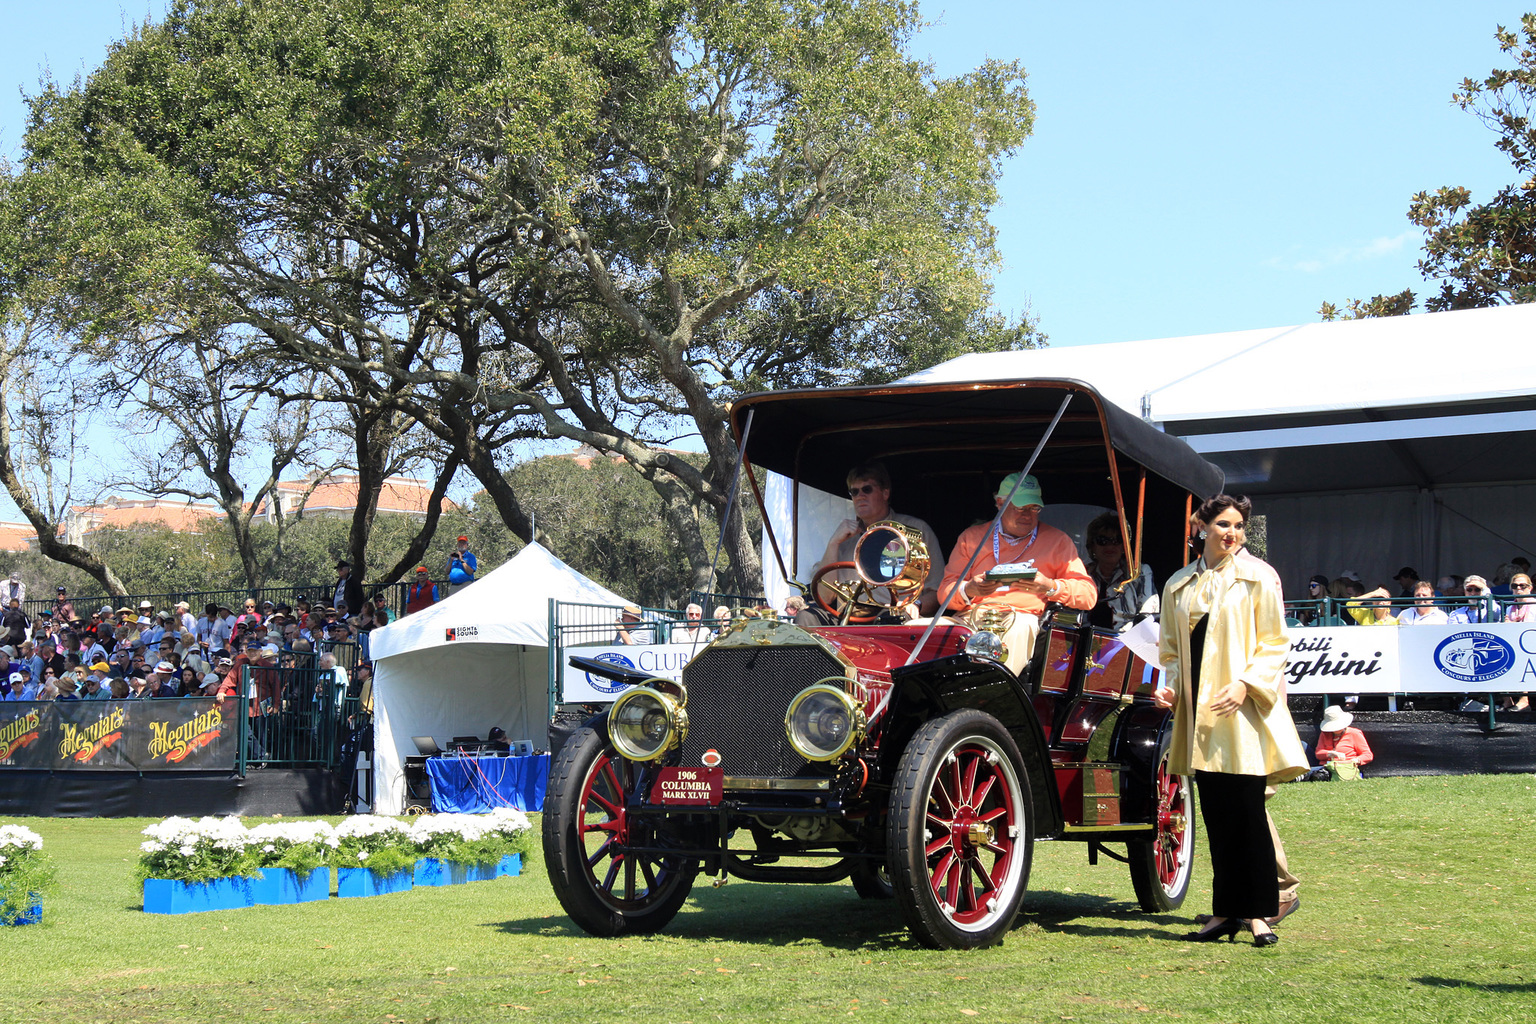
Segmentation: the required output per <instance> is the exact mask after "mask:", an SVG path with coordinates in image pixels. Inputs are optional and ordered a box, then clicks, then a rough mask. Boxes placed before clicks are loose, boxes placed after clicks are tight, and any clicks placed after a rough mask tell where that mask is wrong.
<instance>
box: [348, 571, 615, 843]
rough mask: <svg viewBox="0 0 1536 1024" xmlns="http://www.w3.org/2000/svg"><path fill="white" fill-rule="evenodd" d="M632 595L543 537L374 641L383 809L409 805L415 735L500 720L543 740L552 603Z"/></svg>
mask: <svg viewBox="0 0 1536 1024" xmlns="http://www.w3.org/2000/svg"><path fill="white" fill-rule="evenodd" d="M551 598H554V599H555V600H557V601H573V602H579V603H584V604H602V605H613V606H622V605H624V604H627V603H628V602H627V601H626V600H625V599H624V598H622V597H620V596H619V595H618V594H615V593H614V592H613V591H611V590H609V589H607V588H606V587H603V586H599V585H598V584H596V583H593V582H592V581H591V580H589V579H587V578H586V577H585V576H583V575H581V573H579V572H577V571H576V570H575V569H572V568H571V567H570V566H568V565H566V564H565V563H564V562H562V561H560V559H558V558H556V557H555V556H554V555H552V554H550V553H549V552H548V551H546V550H545V549H544V548H542V547H540V546H539V545H538V544H529V545H528V546H527V547H525V548H523V550H521V551H519V552H518V553H517V555H516V557H514V558H513V559H512V560H511V561H509V562H507V564H506V565H503V566H502V567H501V568H499V569H497V570H495V571H494V572H491V573H487V574H486V575H485V576H483V577H481V578H480V579H479V580H477V581H476V582H475V583H474V584H472V585H471V586H468V587H465V588H464V589H462V590H460V591H459V592H458V593H456V594H453V595H452V596H450V597H448V598H446V599H444V600H442V601H439V602H438V603H437V604H435V605H433V606H432V607H430V608H427V609H425V610H423V611H419V612H416V613H415V614H412V615H407V616H405V617H403V618H401V619H399V620H397V621H395V622H393V623H391V624H390V625H388V626H385V627H384V628H383V629H379V630H376V631H375V632H374V633H373V635H372V637H371V638H370V640H369V652H370V654H371V655H372V657H373V661H374V669H373V671H374V676H373V679H374V681H373V707H374V755H373V763H374V772H375V775H374V778H375V780H376V782H375V801H374V811H375V813H378V814H399V813H401V812H402V810H403V809H404V796H405V785H404V783H405V759H406V758H407V757H410V756H414V755H415V754H416V744H415V743H414V742H413V741H412V739H411V737H413V736H431V737H433V738H434V739H436V740H437V741H438V743H439V744H443V743H445V742H446V741H447V740H448V739H449V738H451V737H453V736H468V735H476V736H484V735H486V733H487V732H488V731H489V730H490V729H491V727H492V726H497V725H499V726H501V727H502V728H503V729H505V730H506V731H507V735H508V736H509V737H510V738H512V739H514V740H516V739H523V738H526V739H532V740H534V741H535V742H536V744H537V745H538V746H543V743H538V742H537V741H538V740H540V739H542V737H543V736H544V735H545V731H546V729H547V726H548V718H549V601H550V599H551Z"/></svg>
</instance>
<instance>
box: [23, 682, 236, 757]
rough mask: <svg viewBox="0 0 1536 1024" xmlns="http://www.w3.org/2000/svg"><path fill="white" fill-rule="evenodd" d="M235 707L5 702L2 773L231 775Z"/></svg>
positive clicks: (193, 700) (191, 700)
mask: <svg viewBox="0 0 1536 1024" xmlns="http://www.w3.org/2000/svg"><path fill="white" fill-rule="evenodd" d="M239 713H240V705H239V703H238V702H235V701H231V702H228V703H225V704H220V703H218V702H217V701H215V700H214V699H213V698H211V697H210V698H198V697H187V698H179V699H176V700H169V699H163V700H162V699H155V700H106V701H103V700H80V701H65V702H63V703H59V702H45V703H35V702H32V701H4V702H0V766H6V767H12V768H34V769H39V768H40V769H47V770H53V771H69V770H81V769H85V770H90V771H130V772H144V771H167V770H172V771H174V770H193V769H195V770H201V771H208V770H210V769H220V768H233V767H234V764H235V747H236V745H237V744H238V743H239Z"/></svg>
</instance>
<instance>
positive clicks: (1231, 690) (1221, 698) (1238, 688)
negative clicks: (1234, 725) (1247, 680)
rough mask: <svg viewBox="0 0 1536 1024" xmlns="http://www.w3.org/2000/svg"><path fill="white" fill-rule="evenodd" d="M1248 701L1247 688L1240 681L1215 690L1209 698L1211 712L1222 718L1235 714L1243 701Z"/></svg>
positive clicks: (1234, 681) (1236, 680)
mask: <svg viewBox="0 0 1536 1024" xmlns="http://www.w3.org/2000/svg"><path fill="white" fill-rule="evenodd" d="M1247 699H1248V687H1247V685H1246V684H1244V683H1243V682H1242V681H1241V680H1238V679H1234V680H1232V682H1230V683H1228V684H1227V685H1226V686H1223V687H1222V688H1221V689H1219V690H1217V691H1216V693H1215V694H1214V695H1213V696H1212V697H1211V710H1212V711H1214V712H1216V713H1217V714H1218V715H1221V716H1222V717H1223V718H1225V717H1227V716H1229V715H1235V714H1237V709H1238V708H1240V707H1242V706H1243V701H1245V700H1247Z"/></svg>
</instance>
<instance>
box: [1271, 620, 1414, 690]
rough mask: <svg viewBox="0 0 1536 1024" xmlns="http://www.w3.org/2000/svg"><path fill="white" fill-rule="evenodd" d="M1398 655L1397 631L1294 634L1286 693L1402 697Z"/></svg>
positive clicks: (1373, 628)
mask: <svg viewBox="0 0 1536 1024" xmlns="http://www.w3.org/2000/svg"><path fill="white" fill-rule="evenodd" d="M1415 628H1420V629H1429V628H1430V627H1428V626H1421V627H1415ZM1397 655H1398V645H1397V630H1396V629H1394V628H1393V627H1391V626H1333V627H1322V628H1318V629H1292V630H1291V658H1290V660H1289V661H1288V662H1286V664H1285V674H1286V692H1287V693H1397V692H1399V691H1400V690H1401V689H1402V687H1401V686H1400V685H1399V680H1400V678H1401V672H1400V671H1399V666H1398V656H1397Z"/></svg>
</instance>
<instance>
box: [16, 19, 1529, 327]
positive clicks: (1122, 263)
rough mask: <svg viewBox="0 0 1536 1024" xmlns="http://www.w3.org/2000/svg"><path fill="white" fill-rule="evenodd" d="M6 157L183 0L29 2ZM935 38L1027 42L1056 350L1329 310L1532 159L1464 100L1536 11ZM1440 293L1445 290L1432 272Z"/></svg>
mask: <svg viewBox="0 0 1536 1024" xmlns="http://www.w3.org/2000/svg"><path fill="white" fill-rule="evenodd" d="M4 7H5V21H6V32H5V33H4V38H3V39H0V68H3V69H4V72H3V74H4V79H3V81H0V86H3V88H0V100H3V103H0V152H3V153H5V154H7V155H8V156H10V157H12V158H14V157H15V156H16V155H17V152H18V146H19V143H20V141H21V137H22V134H23V132H24V130H25V114H24V109H23V107H22V105H21V101H20V98H19V90H20V89H22V88H31V87H35V84H36V82H37V78H38V74H39V73H40V72H41V70H42V69H43V68H44V67H48V68H51V69H52V71H53V74H54V75H55V76H56V77H57V78H59V79H61V80H64V81H68V80H69V79H71V78H72V77H73V76H74V75H75V74H78V73H82V72H86V71H88V70H89V68H91V67H94V66H95V65H96V64H97V63H99V62H100V60H101V58H102V56H103V55H104V53H105V52H106V48H107V45H108V44H109V43H110V42H111V41H112V40H113V39H115V38H118V37H120V36H121V35H122V34H123V32H124V30H125V28H126V26H127V25H128V24H130V23H131V22H132V21H134V20H142V19H143V18H144V17H145V16H146V14H149V13H151V12H154V13H158V12H160V11H161V10H162V9H163V4H162V2H161V0H140V2H139V3H137V4H132V3H130V4H128V5H126V6H125V5H123V4H122V3H120V2H118V0H51V2H48V3H23V2H21V0H5V2H4ZM922 9H923V14H924V16H925V18H927V19H928V20H929V21H930V22H932V23H933V24H932V25H931V27H929V28H928V29H926V30H925V31H924V32H923V34H922V35H921V36H920V37H919V38H918V40H917V42H916V46H915V50H916V51H917V52H918V53H920V54H923V55H926V56H928V57H930V58H931V59H932V60H933V61H934V62H935V64H936V65H937V67H938V70H939V72H940V73H941V74H946V75H950V74H959V73H962V72H963V71H965V70H967V69H968V68H971V67H974V66H975V65H976V64H977V63H978V62H979V61H981V60H983V59H985V58H987V57H997V58H1003V59H1018V60H1020V61H1022V62H1023V64H1024V66H1025V67H1026V68H1027V69H1028V71H1029V74H1030V79H1029V81H1030V90H1031V93H1032V95H1033V96H1034V99H1035V101H1036V103H1037V104H1038V108H1039V109H1038V119H1037V122H1036V128H1035V134H1034V137H1033V138H1031V139H1030V140H1029V141H1028V142H1027V143H1026V144H1025V146H1024V147H1023V149H1022V150H1021V151H1020V152H1019V153H1018V155H1017V156H1015V157H1014V158H1013V159H1012V160H1010V161H1009V163H1008V165H1007V168H1006V171H1005V173H1004V177H1003V182H1002V191H1003V201H1002V203H1001V205H1000V206H999V207H998V209H997V210H996V212H995V214H994V217H993V221H994V223H995V224H996V225H997V227H998V231H999V240H1000V245H1001V249H1002V255H1003V267H1002V269H1001V271H1000V273H999V275H998V277H997V291H996V303H997V305H998V306H999V307H1000V308H1003V309H1006V310H1010V311H1017V310H1022V309H1028V310H1029V311H1030V312H1031V313H1032V314H1033V315H1035V316H1037V317H1038V318H1039V320H1040V325H1041V327H1042V328H1044V330H1045V331H1046V332H1047V333H1048V334H1049V335H1050V338H1051V343H1052V344H1053V345H1079V344H1091V343H1095V342H1107V341H1127V340H1132V339H1136V338H1155V337H1167V336H1172V335H1182V334H1204V333H1213V332H1218V331H1227V330H1240V329H1245V328H1252V327H1267V326H1276V325H1282V324H1292V323H1300V322H1305V321H1310V320H1315V319H1316V310H1317V307H1318V305H1319V304H1320V303H1321V302H1322V301H1323V300H1324V299H1332V300H1334V301H1341V300H1343V299H1346V298H1352V297H1368V296H1370V295H1373V294H1376V293H1378V292H1395V291H1398V290H1400V289H1402V288H1404V287H1409V286H1419V284H1420V279H1419V276H1418V273H1417V271H1416V270H1415V269H1414V262H1415V260H1416V258H1417V251H1418V243H1419V235H1418V233H1417V232H1416V231H1414V230H1413V229H1412V227H1411V225H1409V224H1408V222H1407V219H1406V217H1405V211H1406V210H1407V207H1408V202H1409V199H1410V197H1411V196H1412V195H1413V193H1414V192H1416V191H1418V190H1420V189H1427V188H1434V187H1437V186H1439V185H1448V184H1463V185H1467V186H1468V187H1470V188H1472V189H1473V191H1474V195H1476V196H1487V195H1488V194H1490V193H1491V192H1492V191H1493V190H1494V189H1496V188H1497V187H1499V186H1500V185H1502V184H1505V183H1507V182H1508V181H1509V180H1510V178H1511V175H1510V173H1509V170H1508V166H1507V164H1506V163H1505V161H1504V158H1503V157H1502V155H1501V154H1499V153H1498V151H1497V150H1495V149H1494V147H1493V133H1492V132H1490V131H1489V130H1488V129H1487V128H1485V127H1484V126H1483V125H1482V124H1481V123H1480V122H1479V121H1478V120H1477V119H1476V118H1475V117H1473V116H1472V115H1471V114H1468V113H1464V112H1462V111H1460V110H1458V109H1456V108H1454V107H1453V106H1452V105H1451V103H1450V95H1451V91H1452V89H1453V88H1454V87H1455V85H1456V84H1457V83H1458V82H1459V81H1460V80H1461V79H1462V78H1463V77H1466V76H1468V75H1471V76H1478V77H1480V76H1482V75H1484V74H1486V73H1487V72H1488V71H1489V70H1490V69H1492V68H1493V67H1495V66H1497V65H1498V64H1499V62H1500V59H1501V57H1502V55H1501V54H1500V53H1499V52H1498V49H1497V47H1496V45H1495V44H1494V41H1493V31H1494V26H1495V25H1497V24H1499V23H1503V24H1506V25H1516V24H1518V22H1519V17H1520V14H1521V13H1522V11H1523V10H1524V8H1523V7H1521V6H1519V5H1513V4H1508V3H1483V2H1476V0H1461V2H1458V3H1456V4H1447V3H1443V2H1442V3H1426V2H1402V0H1399V2H1394V3H1337V2H1335V3H1327V4H1324V3H1308V2H1292V3H1288V4H1284V5H1280V4H1262V5H1261V4H1235V5H1227V4H1214V3H1202V4H1196V3H1177V2H1165V3H1161V4H1146V3H1100V4H1064V3H1060V2H1059V0H1056V2H1049V3H1044V2H1015V3H1012V4H998V3H981V2H976V0H966V2H959V0H927V2H924V3H923V7H922ZM1418 290H1419V291H1420V292H1421V294H1422V292H1423V291H1425V289H1423V288H1422V286H1419V287H1418Z"/></svg>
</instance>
